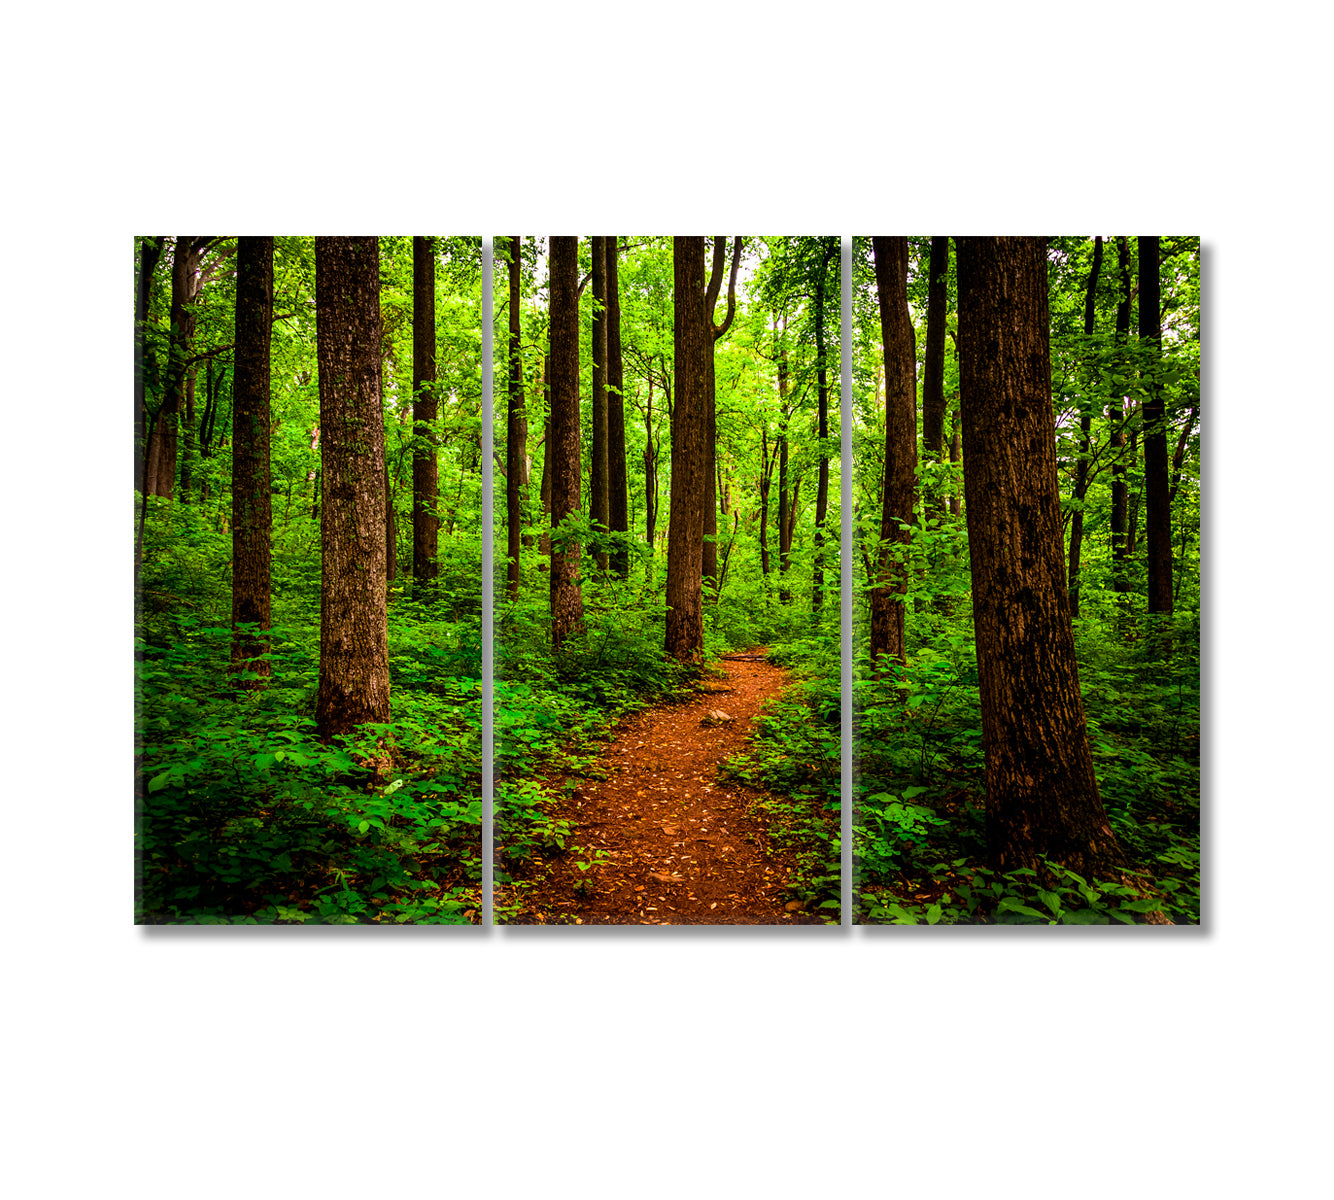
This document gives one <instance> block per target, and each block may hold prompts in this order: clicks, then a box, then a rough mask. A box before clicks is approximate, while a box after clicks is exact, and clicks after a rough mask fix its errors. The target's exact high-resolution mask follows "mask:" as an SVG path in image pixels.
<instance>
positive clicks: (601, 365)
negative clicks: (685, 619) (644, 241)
mask: <svg viewBox="0 0 1334 1200" xmlns="http://www.w3.org/2000/svg"><path fill="white" fill-rule="evenodd" d="M591 241H592V251H593V273H592V274H593V325H592V334H593V429H592V443H591V445H590V447H589V449H590V452H591V455H592V460H591V463H590V466H589V473H588V491H589V497H588V516H589V520H590V521H591V522H592V525H593V528H594V529H595V530H596V531H597V532H598V533H606V531H607V520H608V515H609V514H608V505H607V307H606V306H607V239H606V238H605V237H595V238H592V239H591ZM596 561H597V565H598V570H600V571H605V570H606V569H607V562H608V557H607V551H606V549H605V545H604V548H603V549H600V550H598V551H597V554H596Z"/></svg>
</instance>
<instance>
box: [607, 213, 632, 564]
mask: <svg viewBox="0 0 1334 1200" xmlns="http://www.w3.org/2000/svg"><path fill="white" fill-rule="evenodd" d="M618 242H619V238H616V237H608V238H607V249H606V258H607V525H608V528H609V529H610V530H611V532H612V533H613V534H620V535H622V536H623V537H625V536H628V535H629V533H630V503H629V484H628V480H627V475H628V472H627V470H626V463H625V394H624V387H625V370H624V365H623V364H622V362H621V294H620V280H619V276H618V273H617V264H616V258H617V254H618V251H619V247H618V244H617V243H618ZM611 569H612V570H613V571H614V572H616V574H617V575H619V576H620V577H621V578H622V579H628V578H629V577H630V547H629V546H628V545H627V544H626V543H625V542H619V543H617V544H616V546H615V547H614V548H613V549H612V552H611Z"/></svg>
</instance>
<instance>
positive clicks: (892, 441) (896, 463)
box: [871, 237, 917, 662]
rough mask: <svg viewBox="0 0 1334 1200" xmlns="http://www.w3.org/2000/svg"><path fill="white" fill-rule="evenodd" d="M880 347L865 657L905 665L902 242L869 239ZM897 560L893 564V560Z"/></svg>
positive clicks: (912, 404)
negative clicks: (881, 451) (881, 402)
mask: <svg viewBox="0 0 1334 1200" xmlns="http://www.w3.org/2000/svg"><path fill="white" fill-rule="evenodd" d="M871 246H872V250H873V252H874V254H875V280H876V290H877V292H878V293H879V298H880V331H881V337H882V338H883V340H884V346H885V470H884V486H883V488H882V490H881V509H880V552H879V555H878V557H877V561H876V586H875V588H874V589H873V590H872V592H871V658H872V659H873V660H874V659H876V658H879V657H880V656H881V655H885V656H888V657H889V658H895V659H898V660H899V662H906V661H907V644H906V641H905V637H904V606H903V598H904V596H905V595H906V594H907V591H908V549H909V547H910V546H911V544H912V532H911V530H907V531H905V530H904V529H903V528H902V526H903V523H905V522H908V523H911V521H912V519H913V505H914V502H915V499H916V491H917V348H916V338H915V335H914V334H913V327H912V318H911V317H910V316H909V315H908V239H907V238H906V237H893V238H890V237H877V238H872V239H871ZM896 560H897V561H896Z"/></svg>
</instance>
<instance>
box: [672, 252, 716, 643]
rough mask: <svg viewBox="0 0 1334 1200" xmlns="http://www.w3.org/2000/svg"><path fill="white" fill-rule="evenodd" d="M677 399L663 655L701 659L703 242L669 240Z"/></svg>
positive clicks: (706, 333) (705, 340)
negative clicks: (672, 285) (673, 300)
mask: <svg viewBox="0 0 1334 1200" xmlns="http://www.w3.org/2000/svg"><path fill="white" fill-rule="evenodd" d="M672 262H673V270H674V277H675V322H674V325H675V329H674V342H675V350H676V396H675V404H674V407H673V409H672V499H671V513H670V518H669V524H668V532H667V637H666V649H667V653H668V654H669V655H670V656H671V657H672V658H675V659H677V660H679V661H681V662H699V661H700V660H701V659H702V658H703V655H704V613H703V594H702V588H701V580H702V570H703V565H704V470H705V445H704V429H705V411H704V409H705V395H704V391H705V379H704V372H705V369H706V364H705V356H706V354H707V353H708V344H707V343H708V338H709V331H708V329H707V326H706V322H707V315H706V312H705V308H704V239H703V238H701V237H678V238H674V239H673V247H672Z"/></svg>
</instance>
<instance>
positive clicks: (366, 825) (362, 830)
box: [357, 821, 371, 833]
mask: <svg viewBox="0 0 1334 1200" xmlns="http://www.w3.org/2000/svg"><path fill="white" fill-rule="evenodd" d="M370 827H371V823H370V822H369V821H362V822H361V823H360V824H358V825H357V832H358V833H365V832H366V831H367V830H368V829H370Z"/></svg>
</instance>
